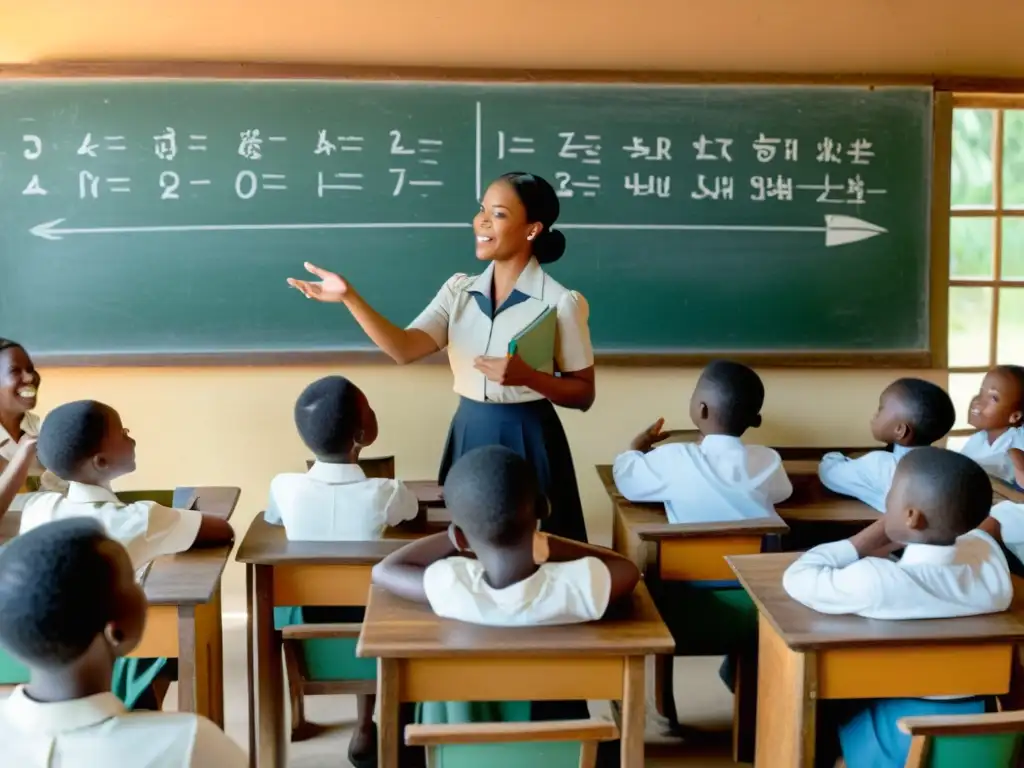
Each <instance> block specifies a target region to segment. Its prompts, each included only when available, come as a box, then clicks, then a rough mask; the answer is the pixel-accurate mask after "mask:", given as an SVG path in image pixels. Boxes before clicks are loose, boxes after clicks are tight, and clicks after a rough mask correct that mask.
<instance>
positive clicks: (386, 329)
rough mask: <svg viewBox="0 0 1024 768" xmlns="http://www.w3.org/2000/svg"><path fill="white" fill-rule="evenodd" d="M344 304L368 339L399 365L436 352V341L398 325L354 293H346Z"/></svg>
mask: <svg viewBox="0 0 1024 768" xmlns="http://www.w3.org/2000/svg"><path fill="white" fill-rule="evenodd" d="M345 306H346V307H347V308H348V311H349V312H351V313H352V317H354V318H355V321H356V322H357V323H359V326H360V327H361V328H362V329H363V332H364V333H365V334H366V335H367V336H369V337H370V341H372V342H373V343H374V344H376V345H377V347H378V348H380V350H381V352H383V353H384V354H385V355H387V356H388V357H390V358H391V359H392V360H394V361H395V362H396V363H398V364H399V365H405V364H406V363H413V362H416V361H417V360H419V359H420V358H422V357H426V356H427V355H429V354H431V353H432V352H436V351H437V344H436V343H435V342H434V340H433V339H432V338H430V336H429V335H427V334H426V333H424V332H423V331H417V330H406V329H405V328H399V327H398V326H397V325H395V324H394V323H392V322H391V321H390V320H388V319H387V318H386V317H384V315H382V314H381V313H380V312H378V311H377V310H375V309H374V308H373V307H371V306H370V305H369V303H368V302H367V301H366V300H365V299H364V298H363V297H362V296H360V295H359V294H357V293H355V292H352V293H350V294H349V295H348V296H346V298H345Z"/></svg>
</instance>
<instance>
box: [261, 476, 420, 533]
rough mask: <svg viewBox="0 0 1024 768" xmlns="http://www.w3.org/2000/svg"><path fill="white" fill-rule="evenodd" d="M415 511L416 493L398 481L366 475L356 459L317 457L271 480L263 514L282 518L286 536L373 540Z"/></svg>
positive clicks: (279, 521) (272, 519) (276, 521)
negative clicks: (333, 460)
mask: <svg viewBox="0 0 1024 768" xmlns="http://www.w3.org/2000/svg"><path fill="white" fill-rule="evenodd" d="M418 511H419V502H418V501H417V500H416V495H415V494H414V493H413V492H412V491H410V490H409V489H408V488H406V487H405V485H404V484H402V483H401V482H399V481H397V480H386V479H379V478H370V479H367V477H366V474H365V473H364V472H363V470H362V469H361V468H360V467H359V465H358V464H325V463H323V462H319V461H318V462H315V463H314V464H313V466H312V467H310V469H309V471H308V472H307V473H306V474H304V475H303V474H298V473H294V474H284V475H278V476H277V477H275V478H274V479H273V480H272V481H271V483H270V503H269V504H268V505H267V511H266V514H265V515H264V517H265V518H266V521H267V522H268V523H274V524H278V525H280V524H283V525H284V531H285V535H287V537H288V539H289V540H290V541H373V540H374V539H379V538H380V537H381V536H382V535H383V534H384V529H385V528H386V527H388V526H393V525H398V524H399V523H401V522H403V521H405V520H412V519H413V518H414V517H416V513H417V512H418Z"/></svg>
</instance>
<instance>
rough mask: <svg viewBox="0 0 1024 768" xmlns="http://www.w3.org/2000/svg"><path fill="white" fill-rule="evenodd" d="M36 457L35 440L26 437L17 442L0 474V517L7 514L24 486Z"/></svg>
mask: <svg viewBox="0 0 1024 768" xmlns="http://www.w3.org/2000/svg"><path fill="white" fill-rule="evenodd" d="M35 457H36V438H34V437H29V436H28V435H26V436H24V437H22V438H21V440H20V441H19V442H18V450H17V453H15V454H14V457H13V458H12V459H11V460H10V461H9V462H8V463H7V466H6V467H4V470H3V473H2V474H0V517H2V516H3V515H4V513H6V512H7V508H8V507H10V506H11V502H12V501H14V497H15V496H17V495H18V491H20V490H21V488H22V486H24V485H25V480H26V478H28V472H29V469H30V468H31V467H32V462H33V460H34V459H35Z"/></svg>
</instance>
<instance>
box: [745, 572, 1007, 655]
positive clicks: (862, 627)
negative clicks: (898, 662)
mask: <svg viewBox="0 0 1024 768" xmlns="http://www.w3.org/2000/svg"><path fill="white" fill-rule="evenodd" d="M799 556H800V555H799V553H794V552H785V553H781V554H770V555H738V556H730V557H727V558H726V560H727V561H728V563H729V565H730V566H731V567H732V570H733V571H734V572H735V573H736V576H737V578H738V579H739V581H740V583H741V584H742V585H743V587H744V588H745V589H746V590H747V593H748V594H749V595H750V596H751V598H752V599H753V600H754V603H755V604H756V605H757V608H758V610H759V611H760V612H761V615H762V616H764V617H765V618H766V619H767V620H768V621H769V622H770V623H771V625H772V626H773V627H774V628H775V631H776V632H778V633H779V636H780V637H782V639H783V641H784V642H785V643H786V645H788V646H789V647H790V648H793V649H797V650H808V649H827V648H829V647H837V646H843V647H849V646H864V645H879V644H891V645H906V644H914V645H932V644H934V645H941V644H944V643H963V642H972V641H979V640H985V639H988V640H1009V641H1017V640H1021V639H1024V600H1022V599H1021V591H1020V589H1018V595H1017V597H1016V598H1015V599H1014V604H1013V606H1011V609H1010V611H1007V612H1005V613H995V614H990V615H986V616H967V617H963V618H958V619H916V620H913V621H909V620H908V621H882V620H878V619H865V618H861V617H860V616H829V615H827V614H823V613H818V612H817V611H812V610H811V609H810V608H807V607H805V606H803V605H801V604H800V603H798V602H796V601H795V600H793V599H792V598H791V597H790V596H789V595H787V594H786V592H785V590H784V589H783V588H782V574H783V572H785V570H786V568H787V567H788V566H789V565H790V563H792V562H793V561H794V560H796V559H797V558H798V557H799Z"/></svg>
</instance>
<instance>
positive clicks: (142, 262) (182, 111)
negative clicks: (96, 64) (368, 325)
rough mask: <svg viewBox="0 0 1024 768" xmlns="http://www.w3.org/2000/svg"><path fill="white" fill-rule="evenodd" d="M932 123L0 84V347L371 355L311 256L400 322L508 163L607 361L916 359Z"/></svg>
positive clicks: (394, 94) (816, 100) (884, 97)
mask: <svg viewBox="0 0 1024 768" xmlns="http://www.w3.org/2000/svg"><path fill="white" fill-rule="evenodd" d="M931 113H932V94H931V91H930V90H929V89H924V88H852V87H847V88H822V87H682V86H635V85H615V86H612V85H582V84H579V85H569V84H561V85H556V84H515V83H468V82H467V83H448V82H445V83H430V82H408V81H402V82H366V81H314V80H303V81H280V80H278V81H255V80H254V81H214V80H118V79H86V80H42V79H41V80H19V81H13V80H12V81H7V82H2V81H0V201H2V205H0V264H2V269H3V282H2V285H0V335H4V336H10V337H13V338H17V339H19V340H21V341H23V342H24V343H25V344H26V345H27V346H28V347H29V348H30V349H31V350H32V351H33V352H35V353H36V354H37V355H40V356H49V357H51V358H53V359H75V360H82V361H85V362H88V361H89V360H91V359H99V358H101V357H107V356H112V355H113V356H116V355H128V356H131V355H136V356H146V355H150V356H152V355H157V356H159V355H167V356H181V355H189V354H197V355H210V354H214V355H215V354H218V353H225V354H231V353H240V354H259V353H281V352H286V353H287V352H296V353H298V352H303V353H308V352H313V353H316V352H332V351H358V350H366V349H370V345H369V344H368V342H367V340H366V339H365V338H364V336H363V335H362V333H361V331H360V330H359V328H358V327H357V326H356V324H355V323H354V322H353V321H352V320H351V319H350V318H349V317H348V316H347V315H346V314H345V313H344V312H343V311H341V310H334V311H332V310H331V309H328V308H325V307H323V306H318V305H316V304H314V303H313V302H309V301H305V300H303V299H302V297H301V296H300V295H299V294H298V293H297V292H295V291H292V290H289V289H288V288H287V287H286V286H285V278H286V277H288V276H289V275H297V274H299V273H300V272H301V264H302V261H303V260H307V259H308V260H310V261H313V262H316V263H319V264H321V265H324V266H326V267H329V268H332V269H335V270H338V271H340V272H342V273H344V274H345V275H346V276H347V277H349V279H350V280H352V282H353V283H354V284H355V285H356V286H357V287H358V288H359V290H360V291H361V292H362V293H363V294H364V295H365V296H366V297H367V298H368V299H369V300H370V301H371V302H372V303H373V304H374V305H375V306H376V307H378V308H379V309H380V310H381V311H382V312H383V313H384V314H386V315H387V316H388V317H390V318H392V319H393V320H394V321H396V322H399V323H404V322H408V321H409V320H411V319H412V318H413V317H414V316H415V315H416V314H417V313H418V311H419V310H420V309H421V308H422V307H423V306H424V305H425V304H426V303H427V301H429V300H430V298H431V297H432V296H433V294H434V292H435V291H436V290H437V288H438V287H439V286H440V285H441V284H442V283H443V282H444V280H445V279H446V278H447V277H448V276H450V275H451V274H452V273H454V272H457V271H465V272H472V271H474V270H477V269H479V265H478V264H476V262H475V260H474V256H473V246H472V240H471V230H470V225H469V222H470V219H471V218H472V216H473V214H474V213H475V209H476V204H477V203H476V201H477V199H478V195H479V194H480V190H481V186H486V183H487V181H488V180H489V179H491V178H493V177H495V176H497V175H499V174H500V173H502V172H505V171H509V170H516V169H524V170H530V171H533V172H536V173H539V174H541V175H543V176H546V177H547V178H549V179H550V180H551V181H552V182H553V183H554V184H555V185H556V186H557V187H558V188H559V190H560V192H561V194H563V199H562V203H563V212H562V219H561V226H562V229H563V230H564V231H565V233H566V235H567V238H568V243H569V247H568V251H567V253H566V256H565V257H564V258H563V259H562V261H560V262H559V263H558V264H556V265H554V266H553V267H552V270H551V271H552V272H553V274H554V275H555V277H556V278H557V279H558V280H560V281H561V282H563V283H564V284H566V285H568V286H569V287H572V288H575V289H577V290H579V291H581V292H582V293H584V295H586V296H587V298H588V299H589V301H590V304H591V310H592V317H591V329H592V333H593V338H594V343H595V346H596V348H597V350H598V352H599V353H606V354H611V355H614V354H618V353H622V354H628V353H646V354H655V355H656V354H662V353H665V354H670V353H703V352H716V353H717V352H728V351H733V352H738V351H753V352H771V353H775V352H777V353H786V354H788V355H789V356H790V357H793V356H799V355H800V354H814V353H851V354H857V353H877V354H881V355H883V356H884V354H885V353H893V354H895V353H901V352H902V353H906V352H921V353H926V352H927V349H928V338H929V327H928V325H929V324H928V317H929V311H928V304H929V291H928V284H929V237H928V233H929V207H930V201H929V197H930V196H929V189H930V168H931V160H930V158H931V127H932V118H931ZM172 133H173V139H172V137H171V134H172ZM826 183H827V185H828V187H827V188H826Z"/></svg>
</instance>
